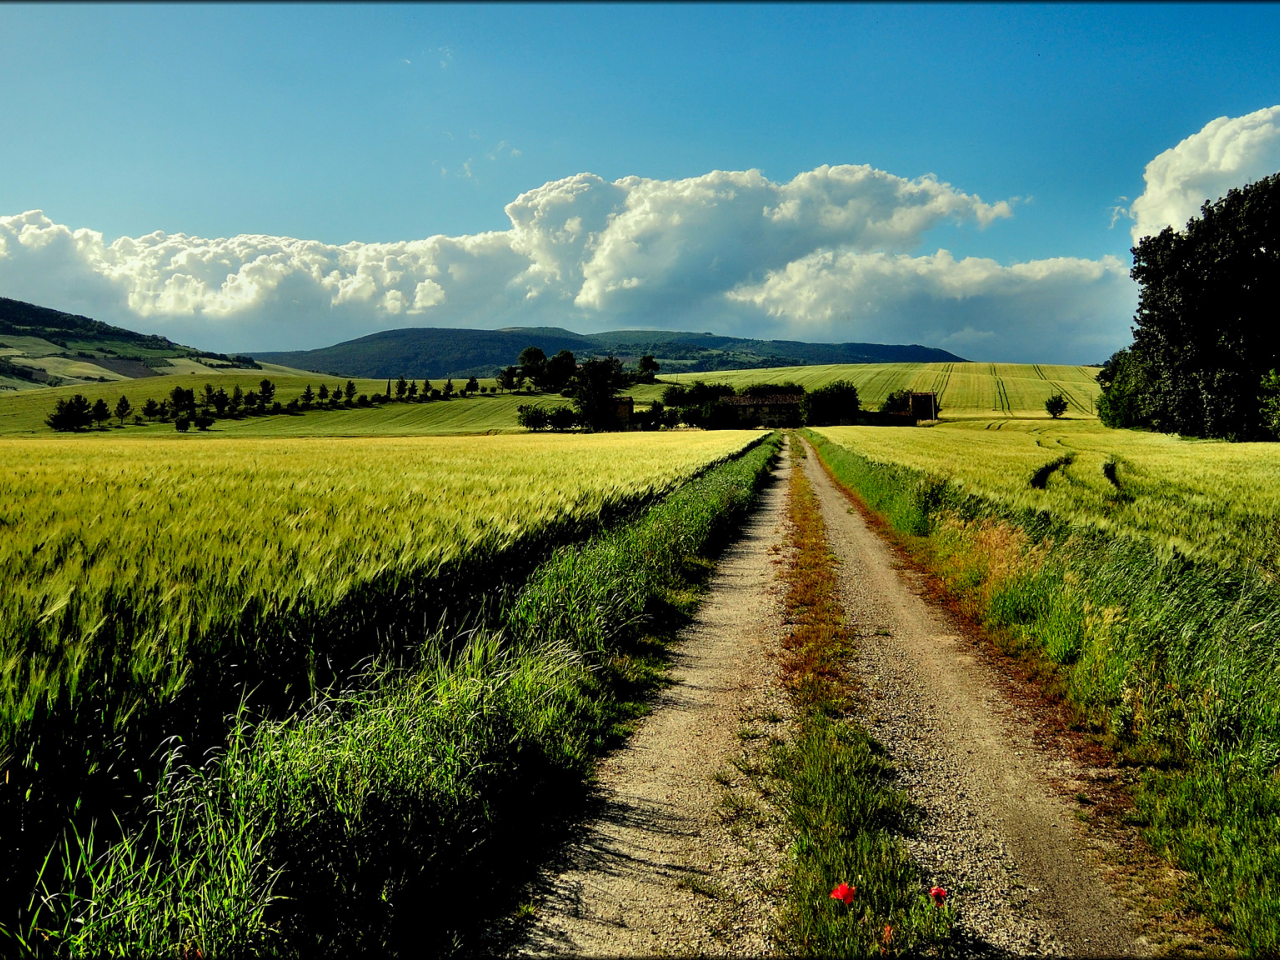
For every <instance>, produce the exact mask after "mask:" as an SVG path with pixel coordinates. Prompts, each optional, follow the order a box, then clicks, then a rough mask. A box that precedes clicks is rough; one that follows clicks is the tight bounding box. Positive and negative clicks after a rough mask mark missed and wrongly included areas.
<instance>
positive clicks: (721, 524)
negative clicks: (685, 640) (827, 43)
mask: <svg viewBox="0 0 1280 960" xmlns="http://www.w3.org/2000/svg"><path fill="white" fill-rule="evenodd" d="M777 448H778V440H777V438H776V437H771V438H768V439H765V440H764V441H763V442H761V443H757V444H755V445H753V446H752V447H751V448H750V449H748V450H747V451H746V452H745V453H743V454H742V455H741V456H738V457H736V458H734V459H731V460H729V461H727V462H725V463H722V464H721V465H719V466H717V467H715V468H714V469H712V470H710V471H708V472H706V473H705V474H703V475H701V476H699V477H697V478H696V479H693V480H691V481H689V482H687V483H685V484H683V485H681V486H679V487H678V488H677V489H676V490H675V491H673V492H672V493H671V494H669V495H668V496H666V497H665V498H664V499H662V500H661V501H660V502H658V503H657V504H656V505H654V506H653V507H651V508H650V509H649V510H647V511H646V512H645V513H644V514H642V515H641V516H640V517H639V518H638V519H636V520H635V521H633V522H630V523H627V524H625V525H621V526H618V527H615V528H614V529H612V530H611V531H609V532H606V533H603V534H600V535H598V536H596V537H593V538H592V539H590V540H588V541H586V542H585V543H583V544H577V545H570V546H566V547H562V548H561V549H559V550H557V551H556V552H555V553H554V554H553V555H552V556H551V557H550V559H548V560H547V561H546V562H545V563H543V564H542V565H541V566H539V567H538V568H537V569H536V570H535V571H534V572H533V573H532V575H531V576H530V577H529V578H528V580H527V581H526V582H525V584H524V586H523V587H522V588H521V589H520V591H519V592H518V593H517V594H516V595H515V597H514V598H513V599H512V600H511V601H509V602H508V603H507V604H506V605H505V606H504V608H503V609H502V611H501V613H500V614H499V615H498V616H497V617H496V618H494V619H493V620H492V621H491V622H490V623H488V624H487V625H486V626H484V627H482V628H478V629H476V630H474V631H472V632H471V633H469V634H466V635H463V636H451V637H445V638H439V637H438V638H433V639H432V640H429V641H428V642H427V644H426V645H425V646H424V648H423V650H422V652H421V656H420V658H419V659H418V662H417V663H416V665H415V666H413V667H411V668H404V667H396V666H394V665H389V664H384V665H378V666H375V667H372V668H370V669H369V670H368V671H367V672H366V673H365V674H364V675H363V676H361V677H359V678H357V680H356V681H355V682H353V683H352V684H351V685H350V687H351V689H350V691H349V692H347V693H343V694H336V695H332V696H326V697H322V698H319V699H318V700H316V701H315V702H313V703H312V704H311V705H310V706H309V707H308V708H307V709H305V710H304V711H302V712H301V713H299V714H297V715H295V716H292V717H290V718H287V719H283V720H263V721H261V722H258V723H256V724H252V725H251V724H249V723H248V722H247V721H245V720H244V719H243V717H242V719H241V722H239V723H238V724H237V725H236V726H235V727H234V728H233V730H232V733H231V736H230V737H229V739H228V742H227V745H226V747H225V748H223V749H219V750H217V751H215V752H213V753H210V754H208V755H206V756H203V757H193V756H187V755H184V754H183V753H182V752H181V751H180V750H174V751H171V752H170V753H169V754H168V756H167V764H166V766H165V768H164V774H165V775H164V776H162V777H161V778H160V779H159V781H158V785H157V786H156V788H155V790H154V793H153V795H152V796H151V798H150V800H149V802H148V804H147V806H148V810H149V815H148V816H147V817H145V818H143V820H142V822H141V824H140V825H139V826H137V827H136V828H133V829H129V830H126V831H125V832H124V835H123V836H122V837H121V838H120V839H118V840H115V841H114V842H112V843H110V844H108V845H105V846H104V844H103V843H101V842H96V841H95V840H94V838H93V836H92V834H85V835H80V834H76V833H74V832H69V833H68V836H67V838H66V840H65V842H64V843H63V844H62V845H61V846H60V847H59V848H57V849H55V850H54V851H53V853H52V855H51V856H50V859H49V860H48V862H47V863H46V866H45V870H44V874H43V878H42V884H41V889H40V890H39V891H38V893H37V896H36V897H35V899H34V900H33V901H32V904H31V909H30V912H29V913H28V915H27V917H26V919H25V922H24V923H23V924H22V925H21V926H20V927H18V928H16V929H12V930H10V931H9V932H10V934H11V935H12V936H13V937H15V938H16V939H17V940H18V942H20V943H21V944H23V945H25V947H27V948H28V949H29V950H30V951H31V952H33V953H38V954H48V955H55V956H100V955H114V956H160V955H165V956H173V955H175V954H177V955H187V956H195V955H203V956H268V955H271V956H303V955H306V956H313V955H337V954H341V955H351V954H376V955H380V956H381V955H387V954H412V955H447V954H450V953H455V952H458V951H468V950H472V951H474V950H475V949H477V945H476V944H477V941H475V939H474V937H475V936H476V933H477V931H478V930H480V929H481V928H482V927H483V925H484V923H485V921H486V920H487V919H491V918H492V917H493V916H495V915H501V914H504V913H507V912H510V911H511V910H513V909H514V908H515V907H516V906H517V904H516V903H514V902H513V898H514V897H515V891H516V890H517V889H518V888H519V885H520V883H519V881H520V880H521V879H522V878H523V877H525V876H527V875H528V871H529V870H530V869H531V865H532V864H533V863H535V862H536V861H537V858H538V857H539V856H540V855H541V854H542V853H543V852H544V850H545V845H546V843H547V842H548V841H549V839H550V838H552V837H554V834H555V829H556V827H557V826H558V825H559V824H562V823H563V822H564V821H565V819H566V818H567V817H570V816H572V814H573V812H574V810H575V809H576V807H577V805H578V804H579V803H580V801H581V800H582V798H583V796H584V786H583V785H584V781H585V777H586V776H587V774H588V773H589V770H590V766H591V762H592V760H593V758H595V757H596V756H598V755H599V753H600V752H601V751H602V750H604V749H606V748H608V747H609V746H611V745H613V744H615V743H617V742H618V739H619V737H620V736H621V735H622V734H624V733H625V731H626V729H627V725H628V724H629V723H630V722H631V721H632V720H633V719H634V718H635V717H636V716H637V715H638V714H639V713H640V712H642V711H643V709H644V699H645V696H646V694H647V692H648V691H650V690H652V689H653V687H654V686H655V684H657V683H659V682H661V677H662V675H663V671H664V661H663V656H662V650H663V639H662V638H663V637H664V636H665V635H666V632H667V631H668V630H669V629H670V628H671V627H672V625H673V624H675V623H677V622H679V621H680V619H681V618H682V616H683V615H684V614H685V611H687V609H688V607H689V605H690V604H691V603H692V602H694V598H695V595H696V589H695V587H696V583H697V581H698V580H699V578H700V577H701V576H703V575H704V574H705V571H706V570H707V568H708V566H709V560H708V558H709V557H710V556H713V555H714V553H715V552H716V551H717V550H718V549H719V547H720V546H721V545H722V544H723V543H724V542H725V541H726V540H727V539H728V538H729V537H730V536H731V535H732V533H733V531H734V529H735V528H736V527H737V525H738V524H739V522H740V521H741V519H742V518H743V517H744V516H745V514H746V512H747V511H748V509H749V508H750V505H751V503H752V502H753V500H754V498H755V496H756V492H757V490H758V489H759V486H760V484H761V483H762V482H763V480H764V478H765V477H766V476H767V471H768V467H769V464H770V463H771V462H772V460H773V459H774V457H775V456H776V452H777Z"/></svg>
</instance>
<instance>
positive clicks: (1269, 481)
mask: <svg viewBox="0 0 1280 960" xmlns="http://www.w3.org/2000/svg"><path fill="white" fill-rule="evenodd" d="M819 432H820V433H822V434H824V435H826V436H828V437H830V438H831V439H832V440H833V441H835V442H836V443H839V444H841V445H843V446H847V447H849V448H850V449H852V450H855V451H856V452H858V453H861V454H863V455H864V456H867V457H869V458H871V459H873V460H876V461H880V462H884V463H900V464H903V465H905V466H908V467H911V468H913V469H916V470H923V471H925V472H927V473H930V474H933V475H935V476H940V477H945V478H947V479H949V480H952V481H954V482H955V483H957V484H959V485H960V487H961V488H962V489H964V490H967V491H970V492H973V493H977V494H980V495H982V496H984V497H988V498H991V499H992V500H995V501H997V502H999V503H1003V504H1005V505H1007V506H1009V507H1012V508H1014V509H1021V508H1027V507H1030V508H1033V509H1039V510H1049V511H1052V512H1053V513H1054V514H1055V515H1056V516H1060V517H1064V518H1069V519H1072V520H1080V521H1085V522H1087V523H1089V524H1092V525H1094V526H1097V527H1101V528H1104V529H1109V530H1115V531H1117V532H1121V533H1125V532H1130V533H1135V534H1140V535H1142V536H1144V537H1148V538H1150V539H1151V540H1152V541H1153V542H1155V543H1158V544H1164V545H1166V546H1170V547H1175V548H1177V549H1178V550H1179V551H1181V552H1182V553H1185V554H1187V555H1189V556H1193V557H1199V558H1203V559H1209V560H1213V561H1216V562H1223V563H1239V562H1243V563H1246V564H1248V565H1250V566H1257V567H1259V568H1261V569H1263V570H1265V571H1269V572H1271V573H1274V572H1276V571H1277V570H1280V460H1277V457H1276V448H1275V445H1274V444H1266V443H1227V442H1224V441H1211V440H1184V439H1181V438H1179V437H1176V436H1171V435H1167V434H1157V433H1142V432H1138V431H1132V430H1110V429H1107V428H1106V427H1104V426H1102V425H1101V424H1100V423H1098V422H1097V421H1096V420H1092V421H1077V422H1055V421H1052V420H1042V421H1008V420H986V421H980V420H971V421H965V422H959V423H945V424H939V425H938V426H935V427H932V428H928V429H920V430H902V429H894V428H884V427H826V428H822V429H821V430H820V431H819ZM1055 464H1056V465H1055ZM1051 465H1053V466H1051ZM1042 470H1047V472H1046V473H1045V474H1044V475H1043V477H1042V478H1037V473H1038V472H1040V471H1042ZM1033 479H1042V480H1043V487H1042V488H1040V487H1037V486H1035V485H1033V483H1032V480H1033Z"/></svg>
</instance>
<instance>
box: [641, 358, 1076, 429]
mask: <svg viewBox="0 0 1280 960" xmlns="http://www.w3.org/2000/svg"><path fill="white" fill-rule="evenodd" d="M1096 376H1097V370H1096V369H1095V368H1093V367H1069V366H1058V365H1051V364H1032V363H868V364H827V365H815V366H807V367H770V368H767V369H761V370H734V371H730V372H725V373H700V374H675V375H672V376H664V377H663V378H662V379H663V380H670V381H673V382H681V383H688V382H690V381H693V380H703V381H705V382H707V383H727V384H730V385H732V386H734V387H744V386H747V385H749V384H753V383H783V382H785V381H793V382H795V383H798V384H800V385H801V386H803V387H805V388H806V389H809V390H812V389H814V388H815V387H821V386H823V385H825V384H828V383H831V382H832V381H833V380H851V381H852V382H853V383H854V384H856V385H857V387H858V396H859V397H860V398H861V400H862V404H863V406H864V407H866V408H868V409H872V410H875V409H879V407H880V404H881V403H883V402H884V399H885V397H887V396H888V395H889V394H890V393H892V392H893V391H894V390H904V389H905V390H932V391H936V392H937V393H938V394H939V402H940V403H941V404H942V416H943V418H944V419H948V420H954V419H966V418H972V417H991V416H1003V417H1018V418H1025V417H1037V418H1039V417H1044V418H1047V417H1048V414H1046V413H1045V411H1044V401H1045V400H1046V399H1047V398H1048V397H1049V396H1051V395H1052V394H1054V393H1061V394H1062V395H1063V396H1064V397H1066V398H1067V402H1068V404H1069V408H1068V412H1067V416H1069V417H1092V416H1094V412H1093V403H1094V400H1095V398H1096V397H1097V396H1098V393H1099V390H1098V385H1097V382H1096V379H1095V378H1096Z"/></svg>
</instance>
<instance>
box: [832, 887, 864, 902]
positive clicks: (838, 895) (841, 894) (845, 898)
mask: <svg viewBox="0 0 1280 960" xmlns="http://www.w3.org/2000/svg"><path fill="white" fill-rule="evenodd" d="M857 892H858V888H857V887H851V886H849V885H848V884H847V883H841V884H839V885H837V886H836V888H835V889H834V890H832V891H831V899H832V900H840V901H842V902H843V903H844V904H845V905H846V906H848V905H849V904H851V903H853V895H854V894H855V893H857Z"/></svg>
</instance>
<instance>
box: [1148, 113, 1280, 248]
mask: <svg viewBox="0 0 1280 960" xmlns="http://www.w3.org/2000/svg"><path fill="white" fill-rule="evenodd" d="M1276 172H1280V106H1275V107H1268V108H1266V109H1265V110H1256V111H1254V112H1253V113H1249V114H1245V115H1244V116H1243V117H1218V119H1216V120H1212V121H1210V122H1209V123H1207V124H1205V126H1204V129H1202V130H1201V131H1200V132H1199V133H1194V134H1192V135H1191V136H1189V137H1187V138H1186V139H1185V140H1183V141H1182V142H1181V143H1179V144H1178V145H1177V146H1176V147H1171V148H1170V149H1168V150H1166V151H1165V152H1164V153H1162V154H1160V155H1159V156H1158V157H1156V158H1155V159H1154V160H1152V161H1151V162H1150V163H1148V164H1147V170H1146V173H1145V174H1143V179H1144V180H1146V183H1147V187H1146V190H1144V191H1143V194H1142V196H1140V197H1138V199H1137V200H1135V201H1134V202H1133V205H1132V206H1131V207H1130V208H1129V215H1130V216H1131V217H1133V220H1134V224H1133V230H1132V233H1133V242H1134V243H1137V242H1138V241H1139V240H1140V239H1142V238H1143V237H1148V236H1153V235H1155V234H1157V233H1159V232H1160V231H1161V230H1163V229H1164V228H1165V227H1170V226H1171V227H1174V228H1175V229H1178V230H1181V229H1182V228H1183V227H1185V226H1186V225H1187V221H1188V220H1190V219H1191V218H1192V217H1194V216H1196V215H1197V214H1198V213H1199V212H1200V206H1201V204H1203V203H1204V202H1205V201H1206V200H1217V199H1218V198H1219V197H1221V196H1223V195H1224V194H1226V192H1227V191H1228V190H1230V189H1231V188H1232V187H1241V186H1244V185H1245V184H1246V183H1251V182H1253V181H1255V180H1259V179H1261V178H1262V177H1266V176H1270V175H1271V174H1273V173H1276Z"/></svg>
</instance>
